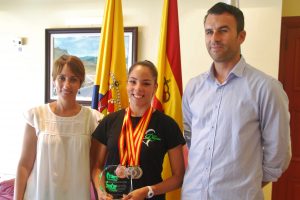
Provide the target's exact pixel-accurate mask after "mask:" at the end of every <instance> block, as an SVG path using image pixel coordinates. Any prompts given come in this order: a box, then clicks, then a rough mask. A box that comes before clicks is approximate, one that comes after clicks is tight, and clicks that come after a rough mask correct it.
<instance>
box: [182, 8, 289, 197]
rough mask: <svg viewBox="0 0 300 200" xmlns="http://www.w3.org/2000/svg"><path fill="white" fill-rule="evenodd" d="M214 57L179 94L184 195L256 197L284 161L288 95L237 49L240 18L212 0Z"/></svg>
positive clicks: (209, 31) (209, 19)
mask: <svg viewBox="0 0 300 200" xmlns="http://www.w3.org/2000/svg"><path fill="white" fill-rule="evenodd" d="M204 28H205V42H206V47H207V50H208V53H209V54H210V56H211V58H212V59H213V63H212V65H211V68H210V70H209V71H208V72H206V73H203V74H201V75H199V76H196V77H195V78H193V79H191V80H190V81H189V83H188V84H187V86H186V89H185V91H184V95H183V106H182V108H183V115H184V131H185V137H186V139H187V142H188V144H189V160H188V167H187V170H186V174H185V177H184V182H183V186H182V200H196V199H199V200H206V199H210V200H211V199H213V200H260V199H263V192H262V187H263V186H264V185H266V184H267V183H269V182H274V181H277V179H278V178H279V177H280V176H281V174H282V173H283V172H284V171H285V170H286V169H287V167H288V165H289V162H290V159H291V150H290V127H289V122H290V114H289V111H288V98H287V95H286V93H285V92H284V90H283V88H282V85H281V84H280V82H279V81H277V80H275V79H274V78H272V77H271V76H268V75H266V74H265V73H263V72H261V71H259V70H257V69H255V68H254V67H252V66H250V65H249V64H247V63H246V61H245V59H244V57H243V56H242V55H241V44H242V43H243V42H244V40H245V37H246V32H245V30H244V16H243V13H242V11H241V10H240V9H238V8H236V7H234V6H231V5H228V4H225V3H217V4H215V5H214V6H213V7H212V8H211V9H209V10H208V12H207V15H206V16H205V19H204Z"/></svg>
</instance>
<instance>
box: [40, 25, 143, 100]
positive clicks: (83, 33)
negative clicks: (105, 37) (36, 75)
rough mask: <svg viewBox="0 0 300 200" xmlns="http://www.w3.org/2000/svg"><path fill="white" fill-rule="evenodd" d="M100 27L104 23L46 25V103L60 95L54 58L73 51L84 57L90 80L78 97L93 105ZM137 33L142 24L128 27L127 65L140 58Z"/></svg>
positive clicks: (126, 37)
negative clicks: (96, 24) (70, 26)
mask: <svg viewBox="0 0 300 200" xmlns="http://www.w3.org/2000/svg"><path fill="white" fill-rule="evenodd" d="M100 31H101V28H100V27H91V28H51V29H45V42H46V43H45V103H49V102H52V101H54V100H56V99H57V96H56V92H55V90H54V88H53V81H52V76H51V73H52V67H53V63H54V61H55V60H56V59H57V58H58V57H60V56H61V55H63V54H71V55H75V56H77V57H79V58H80V59H81V60H82V61H83V64H84V66H85V71H86V78H85V79H86V80H85V82H84V83H83V86H82V87H81V88H80V90H79V92H78V94H77V97H76V99H77V101H78V102H79V103H80V104H82V105H85V106H90V105H91V100H92V92H93V86H94V80H95V75H96V65H97V58H98V49H99V44H100ZM137 37H138V27H124V42H125V58H126V67H127V69H128V68H129V67H130V66H131V65H132V64H133V63H134V62H136V61H137V45H138V44H137V41H138V38H137Z"/></svg>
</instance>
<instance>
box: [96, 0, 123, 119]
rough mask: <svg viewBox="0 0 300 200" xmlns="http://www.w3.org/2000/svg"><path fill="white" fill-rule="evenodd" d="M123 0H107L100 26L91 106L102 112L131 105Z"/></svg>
mask: <svg viewBox="0 0 300 200" xmlns="http://www.w3.org/2000/svg"><path fill="white" fill-rule="evenodd" d="M126 79H127V71H126V59H125V44H124V27H123V13H122V4H121V0H107V1H106V6H105V10H104V19H103V25H102V28H101V37H100V47H99V56H98V60H97V69H96V78H95V85H94V88H93V97H92V108H95V109H98V110H99V111H100V112H102V113H103V114H107V113H111V112H114V111H117V110H120V109H121V108H125V107H127V106H128V97H127V92H126Z"/></svg>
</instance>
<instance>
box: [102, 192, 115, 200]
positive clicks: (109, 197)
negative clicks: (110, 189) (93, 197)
mask: <svg viewBox="0 0 300 200" xmlns="http://www.w3.org/2000/svg"><path fill="white" fill-rule="evenodd" d="M98 200H113V196H112V195H111V194H108V193H106V192H102V191H100V192H98Z"/></svg>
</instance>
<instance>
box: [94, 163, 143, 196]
mask: <svg viewBox="0 0 300 200" xmlns="http://www.w3.org/2000/svg"><path fill="white" fill-rule="evenodd" d="M142 174H143V171H142V169H141V168H140V167H126V166H122V165H108V166H106V167H105V169H104V170H103V171H102V173H101V174H100V175H99V178H100V182H103V183H104V184H105V189H104V188H102V187H101V186H100V190H102V191H103V192H104V193H105V194H107V193H108V194H110V195H112V196H113V199H122V197H123V195H124V194H125V195H126V194H128V193H129V192H131V191H132V190H133V182H132V180H133V179H139V178H140V177H141V176H142Z"/></svg>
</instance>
